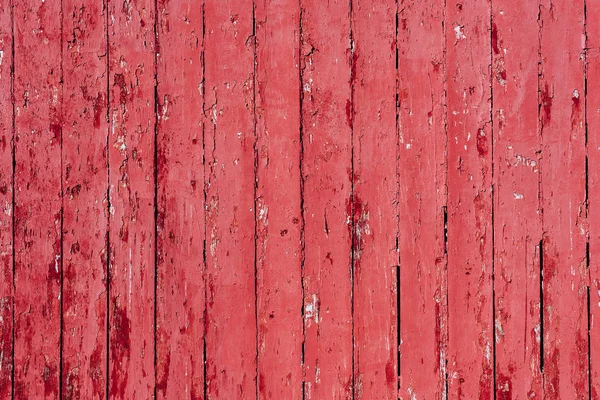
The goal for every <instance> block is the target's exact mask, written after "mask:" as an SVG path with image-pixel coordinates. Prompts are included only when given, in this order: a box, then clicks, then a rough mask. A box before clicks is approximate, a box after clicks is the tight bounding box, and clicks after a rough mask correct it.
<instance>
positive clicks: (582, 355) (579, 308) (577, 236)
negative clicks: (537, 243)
mask: <svg viewBox="0 0 600 400" xmlns="http://www.w3.org/2000/svg"><path fill="white" fill-rule="evenodd" d="M583 21H584V6H583V2H582V1H577V2H573V3H569V4H567V3H561V4H556V3H552V2H549V1H544V2H542V3H541V7H540V27H541V28H540V29H541V30H540V46H541V49H540V55H541V60H540V65H541V71H540V72H541V75H540V84H539V96H540V129H541V137H542V162H541V183H542V184H541V192H542V209H543V214H542V220H543V233H544V237H543V249H542V251H543V277H542V279H543V282H542V285H543V307H544V312H543V318H544V324H543V326H544V330H543V338H542V340H543V346H544V358H543V360H544V393H545V395H546V396H547V397H548V398H572V399H587V398H588V337H587V336H588V335H587V332H586V330H587V319H588V311H587V310H588V309H587V283H588V271H587V260H586V240H587V215H586V169H585V156H586V150H585V140H586V139H585V125H584V102H583V96H584V93H585V92H584V57H583V46H584V45H585V42H584V36H583V34H584V24H583ZM559 31H560V33H559ZM557 46H558V47H560V48H561V49H562V51H561V52H560V54H559V53H558V52H556V51H555V50H556V48H557ZM567 338H568V339H567Z"/></svg>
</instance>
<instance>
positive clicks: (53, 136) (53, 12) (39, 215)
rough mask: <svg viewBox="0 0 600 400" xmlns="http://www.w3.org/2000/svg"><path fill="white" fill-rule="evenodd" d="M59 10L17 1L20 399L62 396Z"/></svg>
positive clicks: (17, 386)
mask: <svg viewBox="0 0 600 400" xmlns="http://www.w3.org/2000/svg"><path fill="white" fill-rule="evenodd" d="M61 13H62V10H61V5H60V2H56V1H54V2H50V1H49V2H35V3H32V2H29V1H24V0H18V1H15V3H14V23H15V40H16V43H15V60H14V63H15V88H14V92H15V99H14V101H15V103H16V104H15V112H16V115H15V125H16V132H15V153H16V155H15V157H16V170H15V177H14V180H15V182H14V184H15V187H14V190H15V210H14V212H15V221H14V222H15V227H14V229H15V243H14V245H15V277H14V279H15V287H16V292H15V350H14V352H15V353H14V358H15V361H14V362H15V378H14V379H15V382H14V385H15V393H14V397H15V399H29V398H56V397H58V396H59V394H60V393H59V389H60V385H59V379H60V378H59V369H60V329H61V316H60V306H61V300H60V295H61V293H60V289H61V274H62V268H61V266H62V262H61V232H60V229H61V101H62V98H61V96H62V88H61V54H62V52H61V19H62V14H61Z"/></svg>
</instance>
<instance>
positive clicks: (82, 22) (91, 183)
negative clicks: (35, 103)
mask: <svg viewBox="0 0 600 400" xmlns="http://www.w3.org/2000/svg"><path fill="white" fill-rule="evenodd" d="M62 3H63V28H62V29H63V35H62V36H63V40H62V48H63V50H62V51H63V54H64V57H63V71H64V77H63V120H62V138H63V139H62V145H63V151H62V180H63V187H64V197H63V213H64V214H63V215H64V220H63V249H64V250H63V252H64V259H63V268H64V273H63V279H64V280H63V366H62V371H63V375H62V377H61V379H62V387H63V396H64V398H66V399H80V398H85V399H104V398H105V397H106V393H105V391H106V354H107V353H106V335H107V330H106V328H107V325H106V310H107V309H106V305H107V294H106V293H107V292H106V289H107V287H106V279H107V270H106V265H107V264H106V261H107V258H106V257H107V251H106V250H107V249H106V235H107V221H108V220H107V212H108V209H107V183H108V169H107V154H106V144H107V135H108V122H107V118H106V117H107V82H108V81H107V63H106V60H107V59H106V57H107V54H106V51H107V45H106V14H105V12H106V10H105V7H104V5H103V4H102V2H97V1H91V0H63V2H62Z"/></svg>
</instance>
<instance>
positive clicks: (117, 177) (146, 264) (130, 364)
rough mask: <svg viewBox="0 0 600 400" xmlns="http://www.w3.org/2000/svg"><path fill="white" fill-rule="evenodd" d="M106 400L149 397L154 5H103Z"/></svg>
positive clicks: (151, 384)
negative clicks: (106, 112)
mask: <svg viewBox="0 0 600 400" xmlns="http://www.w3.org/2000/svg"><path fill="white" fill-rule="evenodd" d="M108 6H109V7H108V23H109V25H108V40H109V52H108V57H109V100H110V102H109V107H110V109H109V113H110V114H109V124H110V128H109V129H110V135H109V140H108V158H109V168H110V176H109V182H110V188H109V196H110V198H109V200H110V205H109V207H110V208H109V215H110V220H109V230H110V231H109V240H110V243H109V246H110V248H109V254H110V256H109V257H110V259H109V271H110V277H109V293H110V304H109V311H108V313H109V318H110V331H109V341H110V345H109V374H108V375H109V379H108V380H109V398H111V399H130V398H150V397H152V395H153V394H154V387H155V370H154V312H155V307H154V302H155V297H154V295H155V286H154V284H155V263H154V259H155V230H156V221H155V215H154V207H155V198H154V197H155V143H154V142H155V134H156V131H155V128H156V118H155V43H154V42H155V35H154V17H155V9H154V2H152V1H150V0H144V1H139V2H135V3H133V2H125V3H123V4H117V3H109V4H108Z"/></svg>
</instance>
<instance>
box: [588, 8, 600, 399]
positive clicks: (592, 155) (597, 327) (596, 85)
mask: <svg viewBox="0 0 600 400" xmlns="http://www.w3.org/2000/svg"><path fill="white" fill-rule="evenodd" d="M586 10H587V14H586V29H587V30H586V39H587V40H586V44H585V48H586V49H587V50H586V62H587V64H586V77H587V79H586V83H587V90H586V100H585V101H586V104H585V106H586V110H585V113H586V122H587V130H586V134H587V139H588V141H587V155H588V163H587V174H588V192H587V198H588V213H589V214H588V218H589V273H590V281H589V285H590V288H589V292H590V293H589V296H590V297H589V302H590V303H589V310H590V314H589V316H588V318H589V328H590V332H589V333H590V343H589V346H590V355H589V356H590V369H591V371H590V372H591V374H590V379H591V382H590V388H591V393H590V399H591V400H598V399H600V169H599V168H597V166H598V165H600V131H599V130H600V25H599V24H597V23H596V21H599V20H600V2H599V1H598V0H587V2H586Z"/></svg>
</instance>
